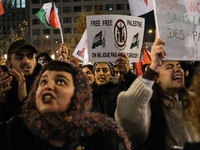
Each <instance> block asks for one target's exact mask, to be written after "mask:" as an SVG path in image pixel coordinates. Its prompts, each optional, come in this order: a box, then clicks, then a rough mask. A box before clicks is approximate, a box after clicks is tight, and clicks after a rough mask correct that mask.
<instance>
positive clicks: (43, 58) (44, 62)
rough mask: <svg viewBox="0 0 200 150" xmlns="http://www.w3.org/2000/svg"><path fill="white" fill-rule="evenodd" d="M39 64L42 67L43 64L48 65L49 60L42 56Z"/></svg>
mask: <svg viewBox="0 0 200 150" xmlns="http://www.w3.org/2000/svg"><path fill="white" fill-rule="evenodd" d="M38 63H40V64H41V65H43V64H46V63H48V60H47V58H46V57H45V56H41V57H40V58H39V59H38Z"/></svg>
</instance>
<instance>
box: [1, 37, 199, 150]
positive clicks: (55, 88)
mask: <svg viewBox="0 0 200 150" xmlns="http://www.w3.org/2000/svg"><path fill="white" fill-rule="evenodd" d="M59 53H60V59H59V60H52V59H51V57H50V56H49V54H48V53H40V54H38V53H37V49H36V48H35V47H34V46H33V45H31V44H30V43H29V42H28V41H26V40H24V39H22V40H18V41H15V42H13V43H12V44H11V45H10V47H9V49H8V51H7V61H6V63H5V65H1V67H0V149H1V150H131V149H133V150H134V149H135V150H175V149H177V150H181V149H184V150H197V149H198V150H199V149H200V143H199V142H200V117H199V116H200V111H199V110H200V109H199V108H200V90H199V89H200V78H199V76H200V73H199V71H198V63H197V62H192V63H191V62H179V61H163V58H165V56H166V55H167V53H166V52H165V41H164V40H163V39H160V38H156V39H155V41H154V44H153V46H152V48H151V64H148V67H146V68H145V69H143V75H142V76H136V75H135V72H134V70H132V69H130V64H131V63H130V62H129V58H128V57H127V56H126V54H125V53H120V57H119V58H118V59H117V60H116V62H92V63H91V64H87V65H83V66H81V65H77V64H76V63H73V62H72V61H71V62H70V61H69V60H68V58H69V57H68V49H67V47H66V46H65V44H61V46H60V49H59ZM145 66H147V64H145Z"/></svg>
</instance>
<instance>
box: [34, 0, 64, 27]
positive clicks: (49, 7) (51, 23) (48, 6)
mask: <svg viewBox="0 0 200 150" xmlns="http://www.w3.org/2000/svg"><path fill="white" fill-rule="evenodd" d="M36 16H37V17H38V18H39V19H40V20H41V22H42V23H43V24H44V25H45V26H47V27H48V28H52V29H57V28H60V21H59V18H58V15H57V14H56V8H55V6H54V5H53V4H52V3H51V2H50V3H45V4H44V5H43V7H42V8H41V9H40V10H39V11H38V12H37V13H36Z"/></svg>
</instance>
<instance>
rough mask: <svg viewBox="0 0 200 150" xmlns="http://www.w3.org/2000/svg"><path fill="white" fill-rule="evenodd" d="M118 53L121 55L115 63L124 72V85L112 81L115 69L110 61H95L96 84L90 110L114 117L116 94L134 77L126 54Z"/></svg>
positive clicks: (124, 88)
mask: <svg viewBox="0 0 200 150" xmlns="http://www.w3.org/2000/svg"><path fill="white" fill-rule="evenodd" d="M120 55H121V57H120V58H119V59H117V65H118V66H119V67H120V69H121V71H122V72H123V73H124V77H125V81H126V83H127V84H125V85H126V86H121V85H119V84H115V83H114V81H113V79H114V77H115V71H114V66H113V64H112V63H111V62H108V63H107V62H96V63H95V64H94V68H93V72H94V76H95V82H96V85H94V86H93V108H92V110H93V111H95V112H101V113H103V114H107V115H108V116H110V117H114V112H115V109H116V100H117V96H118V94H119V93H120V92H121V91H122V90H126V89H127V88H128V87H129V86H130V84H131V83H132V82H133V81H134V80H135V78H136V76H135V75H134V74H133V73H132V72H131V71H130V69H129V59H128V57H127V56H126V54H124V53H121V54H120Z"/></svg>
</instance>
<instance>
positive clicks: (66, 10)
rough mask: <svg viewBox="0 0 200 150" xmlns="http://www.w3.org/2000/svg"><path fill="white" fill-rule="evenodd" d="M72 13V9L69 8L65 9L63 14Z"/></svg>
mask: <svg viewBox="0 0 200 150" xmlns="http://www.w3.org/2000/svg"><path fill="white" fill-rule="evenodd" d="M71 11H72V9H71V7H70V6H68V7H63V12H64V13H70V12H71Z"/></svg>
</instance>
